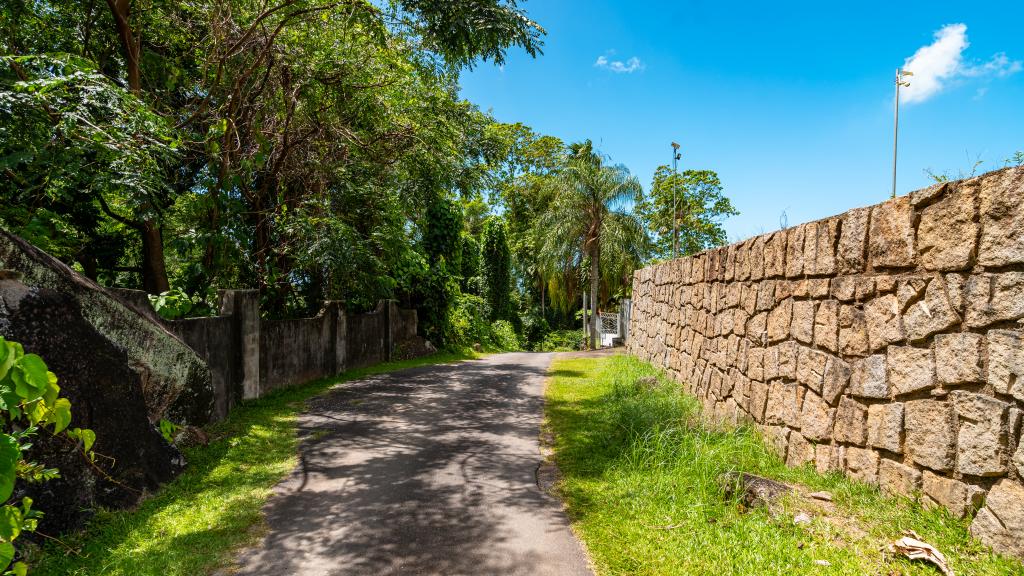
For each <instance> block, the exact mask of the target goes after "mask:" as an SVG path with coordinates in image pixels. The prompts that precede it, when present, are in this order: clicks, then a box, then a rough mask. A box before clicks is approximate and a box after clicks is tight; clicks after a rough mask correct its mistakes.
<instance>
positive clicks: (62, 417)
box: [52, 398, 71, 433]
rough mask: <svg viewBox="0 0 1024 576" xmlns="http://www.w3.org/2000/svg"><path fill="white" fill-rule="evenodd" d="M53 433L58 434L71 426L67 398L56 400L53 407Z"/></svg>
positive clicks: (69, 403) (69, 407) (69, 405)
mask: <svg viewBox="0 0 1024 576" xmlns="http://www.w3.org/2000/svg"><path fill="white" fill-rule="evenodd" d="M52 419H53V424H54V429H53V431H54V433H59V432H60V431H61V430H64V429H65V428H67V427H68V424H71V401H70V400H68V399H67V398H58V399H57V402H56V403H54V405H53V416H52Z"/></svg>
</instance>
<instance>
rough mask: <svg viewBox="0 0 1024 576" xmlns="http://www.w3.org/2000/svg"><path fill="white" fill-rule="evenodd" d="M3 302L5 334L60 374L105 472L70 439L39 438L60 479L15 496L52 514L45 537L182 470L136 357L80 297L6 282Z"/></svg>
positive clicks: (130, 501) (38, 452)
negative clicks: (155, 415)
mask: <svg viewBox="0 0 1024 576" xmlns="http://www.w3.org/2000/svg"><path fill="white" fill-rule="evenodd" d="M0 302H2V303H3V307H2V309H0V319H2V330H0V332H3V335H4V336H5V337H8V338H11V339H15V340H17V341H19V342H21V344H22V345H23V346H24V347H25V350H26V351H31V352H33V353H36V354H39V355H40V356H42V357H43V358H44V359H45V360H46V362H47V364H48V366H49V368H50V370H51V371H52V372H53V373H54V374H57V377H58V378H59V384H60V386H61V394H62V395H63V396H64V397H66V398H68V399H69V400H70V401H71V405H72V425H73V426H76V427H80V428H91V429H92V430H93V431H94V432H96V444H95V445H94V447H93V450H94V451H95V452H96V453H97V454H99V455H101V457H99V458H97V459H96V463H97V465H98V466H99V467H100V468H102V469H103V471H104V473H103V474H100V473H97V472H96V471H95V470H94V469H93V468H92V467H90V466H89V465H88V463H87V462H85V460H84V458H82V456H81V455H80V454H79V453H77V452H75V451H74V450H73V449H69V447H68V446H67V445H66V444H65V443H64V442H63V441H60V440H55V439H54V438H53V437H46V436H45V435H44V436H39V437H38V438H37V440H36V442H35V443H34V444H33V448H32V450H31V452H30V454H29V457H30V458H31V459H33V460H35V461H38V462H40V463H44V464H45V465H46V466H47V467H53V468H58V469H59V470H60V478H58V479H55V480H51V481H49V482H46V483H42V484H19V492H20V493H19V494H15V496H16V497H20V496H23V495H25V496H30V497H31V498H32V499H33V500H34V501H35V503H36V504H35V507H36V508H38V509H40V510H44V511H45V512H46V515H45V516H44V517H43V519H42V522H41V523H40V530H41V531H43V532H45V533H49V534H60V533H62V532H64V531H66V530H69V529H73V528H76V527H78V526H79V525H81V523H82V521H83V520H85V519H86V518H87V517H88V516H89V515H90V514H91V513H92V512H93V511H95V510H96V509H98V508H100V507H104V508H125V507H130V506H133V505H134V504H135V503H136V502H138V500H139V498H140V496H141V495H142V493H143V492H146V491H148V492H152V491H153V490H154V489H156V488H157V487H158V486H159V485H160V484H162V483H164V482H166V481H168V480H170V479H172V478H173V477H174V476H175V475H176V474H177V473H178V472H179V471H180V470H181V469H182V467H183V466H184V464H185V462H184V460H183V459H182V457H181V455H180V454H179V453H178V451H177V450H176V449H175V448H173V447H172V446H170V445H169V444H168V443H167V442H166V441H165V440H164V438H163V436H161V435H160V433H159V432H158V431H157V429H156V428H155V427H154V426H153V424H152V423H151V422H150V421H149V420H148V418H147V417H146V413H147V409H146V399H145V397H144V395H143V393H142V378H141V377H140V375H139V373H138V372H136V371H134V370H132V369H131V367H130V360H129V358H128V355H127V354H126V353H125V351H124V350H123V349H121V348H120V347H118V346H116V345H115V344H114V343H113V342H111V341H110V340H109V339H107V338H106V337H104V336H103V335H102V334H100V333H99V332H98V331H97V330H96V329H95V328H93V327H92V325H91V324H90V323H89V322H88V321H87V320H86V319H85V317H84V316H83V315H82V311H81V308H80V307H79V305H78V303H77V302H76V301H75V299H74V298H72V297H71V296H69V295H67V294H62V293H59V292H56V291H54V290H50V289H49V288H27V287H25V286H24V285H22V284H17V285H14V284H13V282H12V281H10V280H4V281H0ZM55 326H59V329H55V328H54V327H55ZM108 475H109V478H108ZM111 479H113V480H114V481H111Z"/></svg>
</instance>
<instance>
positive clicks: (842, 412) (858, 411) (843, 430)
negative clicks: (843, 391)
mask: <svg viewBox="0 0 1024 576" xmlns="http://www.w3.org/2000/svg"><path fill="white" fill-rule="evenodd" d="M867 413H868V411H867V408H866V407H865V406H864V405H863V404H861V403H860V402H857V401H856V400H854V399H853V398H850V397H849V396H843V397H842V398H840V399H839V408H838V410H836V423H835V430H834V433H833V435H834V438H835V439H836V440H837V441H839V442H847V443H850V444H856V445H858V446H863V445H864V444H866V443H867Z"/></svg>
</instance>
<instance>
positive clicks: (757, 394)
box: [747, 380, 768, 422]
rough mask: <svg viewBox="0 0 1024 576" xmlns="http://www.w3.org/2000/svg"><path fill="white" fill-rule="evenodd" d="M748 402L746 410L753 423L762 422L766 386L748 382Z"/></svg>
mask: <svg viewBox="0 0 1024 576" xmlns="http://www.w3.org/2000/svg"><path fill="white" fill-rule="evenodd" d="M749 394H750V400H749V401H748V402H747V409H748V411H749V412H750V417H751V418H753V419H754V421H755V422H764V411H765V404H766V403H767V402H768V384H765V383H764V382H758V381H756V380H752V381H751V382H750V391H749Z"/></svg>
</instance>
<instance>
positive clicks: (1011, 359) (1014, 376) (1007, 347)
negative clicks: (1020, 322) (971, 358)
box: [988, 330, 1024, 401]
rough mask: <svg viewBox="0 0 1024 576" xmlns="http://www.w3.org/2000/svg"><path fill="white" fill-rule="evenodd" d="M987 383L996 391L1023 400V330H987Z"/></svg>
mask: <svg viewBox="0 0 1024 576" xmlns="http://www.w3.org/2000/svg"><path fill="white" fill-rule="evenodd" d="M988 383H989V384H991V385H992V388H993V389H994V390H995V391H996V392H997V393H999V394H1009V395H1011V396H1013V397H1014V398H1016V399H1017V400H1021V401H1024V331H1020V330H990V331H989V332H988Z"/></svg>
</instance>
